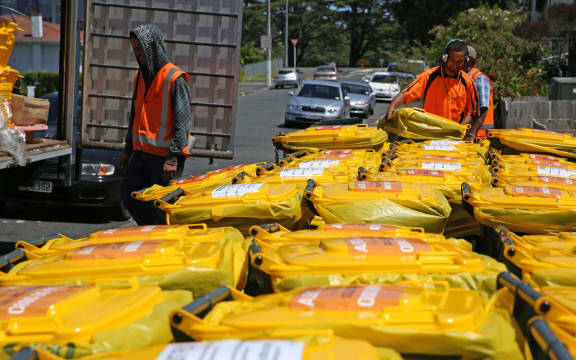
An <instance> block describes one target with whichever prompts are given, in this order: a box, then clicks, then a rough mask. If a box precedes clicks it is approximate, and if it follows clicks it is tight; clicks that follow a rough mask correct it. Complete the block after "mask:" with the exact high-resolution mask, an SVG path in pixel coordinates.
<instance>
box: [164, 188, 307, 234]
mask: <svg viewBox="0 0 576 360" xmlns="http://www.w3.org/2000/svg"><path fill="white" fill-rule="evenodd" d="M156 206H157V207H158V208H159V209H161V210H162V211H164V212H165V213H166V216H167V222H168V223H169V224H194V223H199V222H202V223H206V224H207V225H208V226H234V227H236V228H237V229H238V230H240V231H242V232H243V233H244V234H246V233H247V232H248V228H249V227H250V226H252V225H258V224H267V223H270V222H278V223H280V224H282V225H283V226H286V227H290V228H295V229H297V228H300V227H304V226H305V224H306V223H307V221H308V220H309V218H311V217H312V214H311V213H310V211H309V209H308V208H307V207H306V206H305V205H304V204H303V202H302V190H301V189H300V187H299V186H297V185H295V184H269V183H263V182H259V183H251V184H234V185H225V186H219V187H217V188H213V189H212V190H210V191H206V192H203V193H202V194H199V195H194V196H183V197H181V198H179V199H178V200H177V201H175V202H174V203H173V204H171V203H170V202H164V201H162V200H156Z"/></svg>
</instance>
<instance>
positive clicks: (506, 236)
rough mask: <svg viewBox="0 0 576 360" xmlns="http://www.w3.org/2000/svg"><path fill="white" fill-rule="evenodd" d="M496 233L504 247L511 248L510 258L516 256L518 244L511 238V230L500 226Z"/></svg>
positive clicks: (509, 249)
mask: <svg viewBox="0 0 576 360" xmlns="http://www.w3.org/2000/svg"><path fill="white" fill-rule="evenodd" d="M494 231H495V232H496V233H497V234H498V236H500V242H501V243H502V245H503V246H504V247H506V246H509V248H508V252H507V254H508V256H514V255H516V250H515V247H516V242H515V241H514V239H512V236H510V230H508V229H506V228H505V227H504V226H502V225H498V226H497V227H496V228H495V229H494Z"/></svg>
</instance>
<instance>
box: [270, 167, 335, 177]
mask: <svg viewBox="0 0 576 360" xmlns="http://www.w3.org/2000/svg"><path fill="white" fill-rule="evenodd" d="M324 170H325V169H324V168H304V169H285V170H282V171H280V177H309V176H314V175H322V173H324Z"/></svg>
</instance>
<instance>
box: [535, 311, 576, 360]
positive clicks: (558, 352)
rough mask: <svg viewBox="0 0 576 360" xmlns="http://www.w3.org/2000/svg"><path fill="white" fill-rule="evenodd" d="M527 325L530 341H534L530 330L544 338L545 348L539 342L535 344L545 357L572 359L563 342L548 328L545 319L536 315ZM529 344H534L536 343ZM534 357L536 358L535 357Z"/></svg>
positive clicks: (556, 359) (558, 359) (557, 359)
mask: <svg viewBox="0 0 576 360" xmlns="http://www.w3.org/2000/svg"><path fill="white" fill-rule="evenodd" d="M528 326H529V328H530V336H529V341H530V342H536V340H535V339H534V335H533V334H532V332H536V333H538V336H539V337H540V338H541V339H542V340H544V343H545V344H546V347H545V348H542V347H541V346H540V345H539V344H538V345H537V346H538V347H540V348H541V349H542V350H543V352H544V353H545V354H546V355H547V356H546V358H549V359H555V360H572V359H573V358H572V355H570V351H568V348H567V347H566V345H565V344H564V343H563V342H561V341H560V339H558V337H557V336H556V334H554V332H553V331H552V329H550V326H548V323H547V322H546V320H544V319H543V318H541V317H537V318H534V320H532V321H531V322H530V324H529V325H528ZM531 345H532V346H534V345H536V344H531ZM550 354H553V356H550ZM534 358H535V359H536V358H537V357H534Z"/></svg>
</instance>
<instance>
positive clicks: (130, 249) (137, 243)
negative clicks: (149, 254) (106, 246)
mask: <svg viewBox="0 0 576 360" xmlns="http://www.w3.org/2000/svg"><path fill="white" fill-rule="evenodd" d="M142 243H143V241H133V242H131V243H129V244H128V245H126V247H125V248H124V251H125V252H136V251H138V249H139V248H140V245H142Z"/></svg>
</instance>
